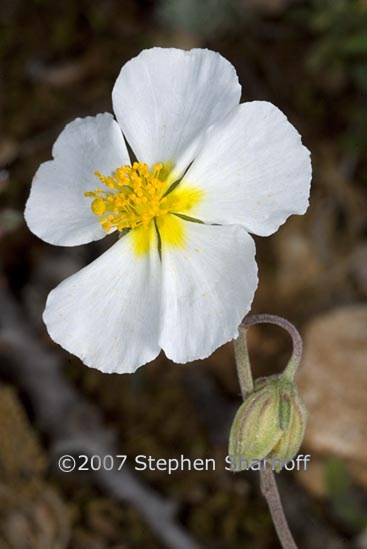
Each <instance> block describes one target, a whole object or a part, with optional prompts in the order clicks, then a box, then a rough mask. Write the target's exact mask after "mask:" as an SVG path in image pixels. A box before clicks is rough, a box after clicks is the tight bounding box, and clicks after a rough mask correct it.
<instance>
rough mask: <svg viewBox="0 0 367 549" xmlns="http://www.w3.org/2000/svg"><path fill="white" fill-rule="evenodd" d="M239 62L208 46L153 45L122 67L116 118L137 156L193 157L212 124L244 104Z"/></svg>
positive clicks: (179, 165)
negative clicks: (186, 48)
mask: <svg viewBox="0 0 367 549" xmlns="http://www.w3.org/2000/svg"><path fill="white" fill-rule="evenodd" d="M240 95H241V87H240V85H239V83H238V78H237V75H236V71H235V69H234V67H233V66H232V65H231V64H230V63H229V62H228V61H227V60H226V59H224V58H223V57H221V56H220V55H219V54H218V53H215V52H213V51H209V50H201V49H194V50H191V51H183V50H179V49H170V48H168V49H164V48H152V49H149V50H144V51H143V52H142V53H141V54H140V55H138V56H137V57H136V58H134V59H132V60H131V61H129V62H128V63H126V65H124V67H123V68H122V69H121V72H120V75H119V77H118V79H117V81H116V83H115V86H114V89H113V92H112V99H113V108H114V111H115V114H116V118H117V120H118V122H119V124H120V126H121V128H122V131H123V132H124V135H125V137H126V139H127V141H128V142H129V144H130V146H131V148H132V149H133V151H134V153H135V155H136V157H137V158H138V160H140V161H142V162H146V163H147V164H154V163H155V162H169V161H171V162H174V163H175V165H176V170H175V173H176V174H180V173H182V171H183V170H184V169H185V168H186V167H187V166H188V165H189V163H190V162H191V161H192V160H193V158H194V156H195V153H196V152H197V150H199V148H200V142H201V139H202V137H203V134H204V132H205V131H206V130H207V128H208V127H209V126H210V125H211V124H213V123H214V122H216V121H217V120H219V119H221V118H223V117H224V116H226V115H227V114H228V112H230V111H231V110H232V109H233V108H234V107H236V106H237V105H238V103H239V100H240Z"/></svg>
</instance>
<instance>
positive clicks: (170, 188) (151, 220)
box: [84, 162, 203, 256]
mask: <svg viewBox="0 0 367 549" xmlns="http://www.w3.org/2000/svg"><path fill="white" fill-rule="evenodd" d="M95 175H96V176H97V177H98V178H99V180H100V181H101V183H102V184H103V187H102V188H100V189H96V190H95V191H88V192H86V193H84V195H85V196H87V197H90V198H93V201H92V203H91V208H92V211H93V213H95V214H96V215H97V216H98V217H99V221H100V223H101V225H102V227H103V229H104V230H105V231H106V232H110V231H111V230H114V229H117V230H118V231H120V232H121V231H124V230H125V229H127V230H130V229H132V241H133V244H134V250H135V252H136V255H137V256H142V255H144V254H146V253H147V252H148V251H149V249H150V248H151V247H152V246H154V245H158V247H161V248H162V247H163V246H170V247H175V248H184V247H185V244H186V239H185V222H184V221H183V219H189V220H190V219H191V220H192V221H195V219H194V217H195V216H194V215H193V211H194V210H193V208H194V206H195V205H196V204H197V203H198V202H199V201H200V200H201V199H202V197H203V191H201V189H199V188H197V187H194V186H190V185H187V184H186V185H185V186H184V187H182V186H181V185H180V184H177V185H175V178H174V177H173V175H172V171H171V164H169V163H167V164H162V163H159V164H155V165H154V166H153V167H152V168H151V169H149V167H148V166H147V164H144V163H142V162H134V164H133V165H132V166H122V167H121V168H117V169H116V170H115V171H114V172H113V174H112V175H110V176H105V175H102V174H101V173H100V172H95ZM171 214H172V215H171Z"/></svg>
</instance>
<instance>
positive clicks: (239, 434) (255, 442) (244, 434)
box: [229, 376, 307, 470]
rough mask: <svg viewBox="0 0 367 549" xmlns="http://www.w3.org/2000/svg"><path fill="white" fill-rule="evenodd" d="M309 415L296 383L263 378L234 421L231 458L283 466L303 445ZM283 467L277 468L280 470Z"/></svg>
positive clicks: (278, 377)
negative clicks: (237, 457) (272, 460)
mask: <svg viewBox="0 0 367 549" xmlns="http://www.w3.org/2000/svg"><path fill="white" fill-rule="evenodd" d="M306 417H307V413H306V410H305V408H304V405H303V403H302V401H301V399H300V398H299V396H298V393H297V389H296V386H295V384H294V383H293V382H291V381H289V380H285V379H284V378H283V377H282V376H272V377H268V378H260V379H258V380H257V381H256V382H255V387H254V390H253V392H252V393H250V394H249V396H248V397H247V398H246V400H245V401H244V403H243V404H242V405H241V406H240V408H239V410H238V412H237V414H236V416H235V419H234V421H233V425H232V429H231V434H230V440H229V454H231V455H234V456H241V458H244V459H246V460H247V461H248V462H249V463H250V462H251V461H252V460H255V459H256V460H263V459H265V458H269V459H274V460H276V459H278V460H280V461H281V464H283V463H285V462H286V461H287V460H289V459H292V458H293V457H294V456H295V455H296V453H297V452H298V450H299V447H300V445H301V443H302V439H303V435H304V430H305V425H306ZM281 464H280V463H278V464H276V463H275V464H274V469H275V470H279V469H280V468H281Z"/></svg>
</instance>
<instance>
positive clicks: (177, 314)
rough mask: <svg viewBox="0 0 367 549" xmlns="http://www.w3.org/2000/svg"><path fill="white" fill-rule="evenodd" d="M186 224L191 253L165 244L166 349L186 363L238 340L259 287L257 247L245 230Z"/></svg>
mask: <svg viewBox="0 0 367 549" xmlns="http://www.w3.org/2000/svg"><path fill="white" fill-rule="evenodd" d="M183 223H184V224H185V227H184V230H185V249H181V248H174V247H169V246H165V244H164V241H163V240H162V267H163V281H162V307H163V309H162V322H163V324H162V328H161V336H160V344H161V347H162V348H163V350H164V351H165V353H166V355H167V356H168V357H169V358H171V359H172V360H174V361H175V362H180V363H183V362H187V361H190V360H195V359H198V358H205V357H207V356H209V355H210V354H211V353H212V352H213V351H214V350H215V349H216V348H217V347H219V346H220V345H222V344H223V343H225V342H227V341H230V340H231V339H234V338H235V337H237V335H238V326H239V324H240V322H241V320H242V319H243V317H244V316H245V314H246V313H247V312H248V311H249V309H250V306H251V302H252V299H253V296H254V293H255V290H256V287H257V266H256V262H255V259H254V257H255V245H254V241H253V240H252V238H251V237H250V236H249V235H248V234H247V233H246V231H245V230H244V229H243V228H242V227H239V226H210V225H203V224H200V223H191V222H186V221H183Z"/></svg>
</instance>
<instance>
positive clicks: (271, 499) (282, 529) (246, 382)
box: [234, 314, 302, 549]
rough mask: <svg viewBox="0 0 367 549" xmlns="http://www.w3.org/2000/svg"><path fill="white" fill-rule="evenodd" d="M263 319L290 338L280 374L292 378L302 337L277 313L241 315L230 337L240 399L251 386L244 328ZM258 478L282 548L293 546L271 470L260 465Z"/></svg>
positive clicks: (295, 546) (300, 352) (290, 548)
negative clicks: (290, 350)
mask: <svg viewBox="0 0 367 549" xmlns="http://www.w3.org/2000/svg"><path fill="white" fill-rule="evenodd" d="M263 322H269V323H271V324H276V325H277V326H280V327H281V328H284V329H285V330H287V332H288V333H289V334H290V336H291V338H292V342H293V353H292V356H291V359H290V361H289V363H288V366H287V367H286V369H285V370H284V372H283V376H285V377H287V378H289V379H290V380H293V377H294V375H295V373H296V371H297V368H298V366H299V363H300V360H301V356H302V339H301V336H300V335H299V332H298V330H297V329H296V328H295V327H294V326H293V325H292V324H291V323H290V322H288V321H287V320H285V319H284V318H281V317H279V316H275V315H267V314H264V315H253V316H250V317H247V318H245V319H244V320H243V321H242V323H241V325H240V327H239V332H240V335H239V337H238V338H237V339H236V340H235V341H234V351H235V358H236V367H237V373H238V379H239V382H240V387H241V394H242V398H243V400H245V399H246V397H247V395H248V393H250V392H251V391H252V390H253V388H254V382H253V378H252V373H251V364H250V359H249V354H248V349H247V341H246V330H247V329H248V328H249V327H250V326H253V325H254V324H261V323H263ZM260 479H261V491H262V493H263V495H264V497H265V499H266V501H267V504H268V507H269V510H270V514H271V517H272V519H273V524H274V527H275V530H276V532H277V534H278V537H279V541H280V543H281V545H282V547H283V549H297V545H296V544H295V541H294V539H293V537H292V533H291V531H290V529H289V526H288V523H287V519H286V517H285V514H284V510H283V506H282V502H281V500H280V496H279V492H278V487H277V484H276V481H275V477H274V473H273V471H272V470H271V469H268V468H265V469H261V471H260Z"/></svg>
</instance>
